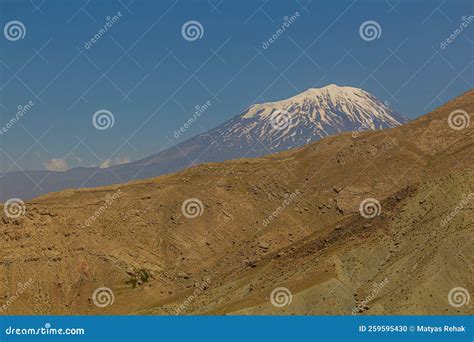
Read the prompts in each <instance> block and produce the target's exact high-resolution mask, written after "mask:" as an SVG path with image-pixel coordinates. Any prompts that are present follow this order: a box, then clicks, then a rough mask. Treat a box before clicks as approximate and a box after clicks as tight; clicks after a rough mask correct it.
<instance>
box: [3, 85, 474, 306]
mask: <svg viewBox="0 0 474 342" xmlns="http://www.w3.org/2000/svg"><path fill="white" fill-rule="evenodd" d="M458 110H463V111H465V112H466V113H473V112H474V90H471V91H469V92H468V93H466V94H464V95H462V96H460V97H459V98H457V99H455V100H453V101H450V102H448V103H447V104H445V105H444V106H442V107H440V108H438V109H437V110H435V111H433V112H432V113H430V114H428V115H425V116H423V117H421V118H419V119H417V120H415V121H412V122H410V123H408V124H406V125H403V126H400V127H396V128H393V129H387V130H382V131H374V132H363V133H360V134H357V135H352V134H351V133H343V134H338V135H334V136H330V137H327V138H324V139H322V140H320V141H318V142H316V143H312V144H309V145H306V146H304V147H302V148H299V149H294V150H291V151H287V152H282V153H278V154H274V155H271V156H268V157H263V158H255V159H241V160H235V161H228V162H225V163H209V164H203V165H200V166H197V167H193V168H190V169H187V170H184V171H181V172H179V173H175V174H170V175H166V176H161V177H158V178H155V179H148V180H142V181H136V182H133V183H129V184H123V185H114V186H108V187H100V188H94V189H79V190H67V191H63V192H59V193H53V194H48V195H44V196H41V197H39V198H36V199H34V200H32V201H28V202H27V203H26V205H25V208H26V210H25V214H24V215H23V216H20V217H19V218H16V219H14V218H11V217H7V216H4V217H3V219H2V220H1V221H0V235H1V236H2V239H1V240H0V247H1V248H0V277H1V281H0V284H2V285H1V287H0V299H1V301H3V303H10V304H9V305H8V306H7V307H6V308H5V309H4V310H5V313H7V314H31V313H36V314H348V315H350V314H453V315H454V314H473V313H474V310H473V306H472V301H471V302H467V299H468V298H467V295H469V293H470V294H471V295H472V294H473V293H474V288H473V286H472V285H473V281H472V264H473V261H474V253H473V249H472V248H471V247H472V241H473V233H474V220H473V218H474V139H473V129H472V125H470V126H469V125H465V126H466V127H465V128H463V129H453V128H452V127H456V126H455V125H453V120H452V116H451V117H450V113H453V112H455V111H458ZM455 113H459V112H455ZM467 115H469V114H467ZM456 122H457V123H459V122H458V121H457V120H456ZM456 122H455V123H456ZM450 123H451V124H450ZM457 125H458V124H457ZM471 194H472V195H471ZM466 198H467V199H466ZM20 213H21V211H20ZM10 216H11V215H10ZM30 279H31V281H30ZM18 283H21V284H22V286H23V287H26V288H25V289H24V291H23V292H22V293H21V294H20V295H17V292H18V286H19V285H18ZM25 284H28V285H25ZM100 288H107V289H102V290H100V291H105V292H103V293H105V294H106V295H104V296H103V297H97V295H96V296H94V293H96V294H97V292H96V291H97V289H100ZM453 289H454V290H455V291H459V289H464V290H465V291H467V292H462V294H464V297H463V296H462V294H461V297H459V296H455V297H453V295H452V294H451V295H450V292H452V291H453ZM464 290H461V291H464ZM12 298H15V300H12ZM112 298H113V301H112ZM463 298H465V300H464V305H456V304H459V299H461V303H460V304H463ZM99 299H101V300H102V301H100V300H99ZM453 300H454V304H455V305H451V304H450V302H451V303H453ZM104 304H109V305H105V306H104ZM285 304H286V305H285ZM102 306H104V307H102Z"/></svg>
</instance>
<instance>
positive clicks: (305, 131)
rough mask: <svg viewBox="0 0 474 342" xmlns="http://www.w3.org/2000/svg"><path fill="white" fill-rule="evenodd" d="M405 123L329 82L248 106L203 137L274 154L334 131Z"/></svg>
mask: <svg viewBox="0 0 474 342" xmlns="http://www.w3.org/2000/svg"><path fill="white" fill-rule="evenodd" d="M406 121H407V120H406V118H404V117H403V116H402V115H400V114H398V113H396V112H394V111H393V110H391V109H390V108H388V107H387V106H386V105H385V104H383V103H382V102H380V101H379V100H377V98H375V97H374V96H373V95H371V94H370V93H368V92H366V91H364V90H361V89H358V88H353V87H339V86H337V85H334V84H331V85H328V86H326V87H323V88H317V89H315V88H312V89H308V90H307V91H305V92H303V93H301V94H298V95H296V96H293V97H291V98H289V99H286V100H282V101H277V102H269V103H263V104H256V105H253V106H251V107H250V108H249V109H248V110H247V111H246V112H245V113H243V114H241V115H240V116H237V117H235V118H233V119H231V120H229V121H228V122H226V123H224V124H223V125H221V126H219V127H216V128H215V129H213V130H211V131H209V134H210V135H211V136H212V138H213V139H212V141H211V143H212V144H215V145H219V146H225V147H227V148H232V149H240V150H241V149H245V148H248V147H249V146H253V148H254V149H255V150H262V149H263V150H267V151H268V152H275V151H281V150H284V149H289V148H293V147H298V146H301V145H304V144H307V143H309V142H311V141H315V140H319V139H320V138H323V137H326V136H328V135H331V134H335V133H340V132H344V131H356V130H357V131H362V130H375V129H382V128H390V127H394V126H398V125H401V124H403V123H404V122H406Z"/></svg>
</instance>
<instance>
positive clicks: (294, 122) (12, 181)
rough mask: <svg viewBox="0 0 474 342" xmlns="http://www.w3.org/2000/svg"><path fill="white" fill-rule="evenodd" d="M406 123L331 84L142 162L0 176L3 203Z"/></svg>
mask: <svg viewBox="0 0 474 342" xmlns="http://www.w3.org/2000/svg"><path fill="white" fill-rule="evenodd" d="M193 119H194V120H197V119H198V118H193ZM404 122H406V119H405V118H404V117H403V116H401V115H400V114H398V113H396V112H394V111H393V110H391V109H390V108H388V107H387V106H386V105H384V104H383V103H381V102H380V101H378V100H377V99H376V98H375V97H374V96H373V95H371V94H369V93H368V92H366V91H364V90H361V89H358V88H352V87H338V86H336V85H329V86H326V87H324V88H321V89H309V90H307V91H305V92H303V93H301V94H298V95H296V96H294V97H291V98H289V99H286V100H282V101H278V102H271V103H264V104H257V105H253V106H251V107H250V108H249V109H248V110H247V111H245V112H244V113H242V114H241V115H238V116H236V117H234V118H233V119H231V120H229V121H227V122H225V123H223V124H222V125H220V126H218V127H216V128H214V129H211V130H209V131H208V132H205V133H202V134H199V135H197V136H195V137H193V138H191V139H189V140H187V141H185V142H182V143H180V144H178V145H177V146H173V147H171V148H169V149H166V150H164V151H162V152H160V153H156V154H154V155H151V156H150V157H147V158H145V159H142V160H138V161H134V162H130V163H126V164H122V165H116V166H112V167H108V168H103V169H101V168H75V169H71V170H69V171H65V172H50V171H25V172H13V173H7V174H3V175H1V177H0V201H2V200H3V201H5V200H7V199H9V198H11V197H19V198H22V199H30V198H32V197H35V196H39V195H41V194H44V193H48V192H52V191H58V190H61V189H66V188H83V187H93V186H100V185H107V184H114V183H124V182H128V181H130V180H135V179H143V178H148V177H155V176H158V175H162V174H166V173H170V172H175V171H178V170H181V169H184V168H186V167H189V166H192V165H197V164H201V163H203V162H215V161H224V160H229V159H235V158H243V157H257V156H263V155H266V154H269V153H273V152H277V151H283V150H287V149H291V148H295V147H299V146H302V145H304V144H306V143H309V142H311V141H316V140H319V139H320V138H323V137H326V136H328V135H331V134H335V133H340V132H344V131H354V132H356V133H357V132H361V131H365V130H376V129H381V128H388V127H394V126H397V125H400V124H402V123H404ZM37 184H39V186H37Z"/></svg>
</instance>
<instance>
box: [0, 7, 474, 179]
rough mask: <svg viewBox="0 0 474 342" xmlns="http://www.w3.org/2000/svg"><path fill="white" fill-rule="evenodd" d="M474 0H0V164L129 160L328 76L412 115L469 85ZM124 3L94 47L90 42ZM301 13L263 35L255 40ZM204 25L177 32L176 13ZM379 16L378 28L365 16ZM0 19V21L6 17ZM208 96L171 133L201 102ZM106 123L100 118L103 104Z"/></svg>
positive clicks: (0, 167)
mask: <svg viewBox="0 0 474 342" xmlns="http://www.w3.org/2000/svg"><path fill="white" fill-rule="evenodd" d="M473 6H474V5H473V3H472V1H468V0H466V1H461V0H456V1H450V2H449V3H448V2H445V1H420V0H418V1H413V0H411V1H408V0H407V1H395V0H393V1H342V0H341V1H315V0H313V1H307V0H298V1H277V0H276V1H250V0H244V1H220V0H212V1H207V0H205V1H204V0H203V1H184V0H182V1H153V2H152V1H145V0H141V1H139V0H121V1H107V0H101V1H86V0H82V1H68V0H64V1H59V0H45V1H40V0H36V1H29V0H0V24H1V27H2V28H3V27H4V26H5V25H7V23H9V22H11V21H13V20H16V21H20V22H21V23H22V24H23V25H24V27H25V30H26V34H25V36H24V37H23V39H18V40H15V41H11V40H8V39H6V37H5V34H4V35H3V36H1V37H0V52H1V53H0V84H1V86H0V103H1V106H0V115H1V118H0V119H1V121H0V125H1V126H2V127H5V125H6V124H7V123H8V122H9V121H10V120H11V119H12V117H14V116H15V113H16V111H17V107H18V106H19V105H25V104H26V103H28V102H29V101H32V102H33V104H34V105H33V106H32V107H31V108H30V109H29V110H28V111H27V112H26V113H25V114H24V115H23V116H22V117H21V118H20V119H19V120H18V121H17V122H16V123H15V124H14V125H13V126H11V127H9V129H8V130H7V132H6V133H4V134H1V135H0V172H5V171H15V170H21V169H26V170H31V169H45V168H47V167H48V168H51V169H59V170H60V169H64V168H70V167H77V166H97V165H100V164H102V165H111V164H114V163H118V162H124V161H127V160H136V159H140V158H143V157H146V156H148V155H150V154H153V153H156V152H158V151H160V150H162V149H163V148H166V147H169V146H171V145H172V144H175V143H177V142H180V141H183V140H185V139H187V138H189V137H191V136H193V135H195V134H198V133H201V132H202V131H205V130H207V129H210V128H212V127H214V126H216V125H218V124H220V123H222V122H224V121H226V120H228V119H229V118H231V117H233V116H235V115H237V114H239V113H240V112H242V111H243V110H245V108H247V107H248V106H249V105H251V104H253V103H256V102H266V101H275V100H279V99H283V98H287V97H290V96H292V95H295V94H297V93H298V92H301V91H304V90H306V89H308V88H311V87H321V86H324V85H327V84H331V83H335V84H338V85H350V86H355V87H361V88H363V89H365V90H367V91H369V92H372V93H373V94H375V95H376V96H377V97H378V98H379V99H381V100H382V101H387V102H388V104H389V106H391V107H392V108H393V109H395V110H397V111H399V112H400V113H402V114H404V115H406V116H408V117H409V118H415V117H417V116H420V115H422V114H424V113H427V112H429V111H430V110H432V109H434V108H436V107H437V106H439V105H440V104H442V103H444V102H446V101H447V100H449V99H451V98H453V97H455V96H457V95H460V94H461V93H463V92H464V91H466V90H468V89H470V88H472V83H473V75H474V67H473V65H472V62H473V43H474V35H473V32H474V29H473V28H474V23H469V24H468V25H467V27H466V28H464V29H463V32H462V33H460V34H457V35H456V37H455V39H454V40H453V41H452V42H451V43H449V44H447V45H446V46H445V47H444V48H441V46H440V44H441V43H442V42H443V41H445V40H446V39H447V38H448V37H449V36H450V35H451V34H453V32H454V31H455V30H456V29H457V28H459V27H460V25H461V24H462V22H463V17H465V18H464V19H466V18H467V17H469V16H470V15H474V11H473ZM118 12H120V14H121V16H120V17H119V19H118V20H116V21H115V22H114V23H113V25H112V26H111V27H110V28H108V30H107V32H105V34H103V35H102V36H101V37H100V39H98V40H97V41H96V42H95V43H94V44H92V46H91V47H90V48H89V49H86V48H85V47H84V44H85V43H86V42H88V41H90V39H91V38H92V37H94V35H95V34H97V33H98V32H99V30H100V29H101V28H103V27H104V25H105V24H106V18H107V17H108V16H110V17H112V16H114V15H117V13H118ZM296 12H298V14H299V16H297V18H296V19H295V20H294V21H293V22H292V23H291V24H290V25H289V27H288V28H287V29H286V30H285V32H284V33H283V34H281V35H279V37H278V38H277V39H276V40H275V41H274V42H273V43H272V44H270V46H269V47H268V48H267V49H264V48H263V47H262V45H263V43H264V42H266V41H267V40H268V39H269V38H270V37H271V36H272V35H273V34H275V33H276V31H277V30H278V29H279V28H281V27H282V25H283V22H284V18H285V17H291V16H292V15H295V13H296ZM190 20H195V21H198V22H199V23H200V24H201V25H202V28H203V34H202V37H201V38H200V39H197V40H194V41H188V40H186V39H184V38H183V36H182V32H181V31H182V26H183V24H184V23H186V22H188V21H190ZM366 21H376V22H377V23H378V24H379V26H380V29H381V34H380V37H379V38H378V39H375V40H372V41H366V40H364V39H362V38H361V36H360V34H359V27H360V26H361V24H362V23H364V22H366ZM2 31H3V30H2ZM207 101H210V103H211V106H210V107H209V108H208V109H207V110H206V111H205V113H204V114H202V115H201V117H200V119H199V121H198V123H197V124H196V125H192V126H191V127H190V128H189V129H188V130H186V131H185V132H184V134H182V135H181V136H180V138H179V139H176V138H175V137H174V136H173V133H174V132H175V131H176V130H178V129H179V127H180V126H182V125H183V124H184V122H186V121H187V120H188V118H189V117H190V116H192V113H193V112H194V110H195V109H194V108H195V106H196V105H203V104H205V103H206V102H207ZM102 109H105V110H108V111H110V112H111V113H113V116H114V125H113V127H110V128H108V129H106V130H98V129H95V128H94V126H93V124H92V116H93V114H94V113H95V112H97V111H98V110H102Z"/></svg>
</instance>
